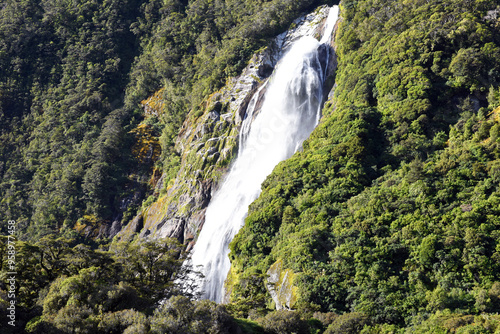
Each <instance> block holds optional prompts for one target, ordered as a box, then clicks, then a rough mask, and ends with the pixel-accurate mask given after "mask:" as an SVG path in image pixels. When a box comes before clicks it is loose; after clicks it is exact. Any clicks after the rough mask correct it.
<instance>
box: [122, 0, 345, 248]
mask: <svg viewBox="0 0 500 334" xmlns="http://www.w3.org/2000/svg"><path fill="white" fill-rule="evenodd" d="M328 11H329V9H328V8H327V7H326V6H323V7H320V8H318V9H317V10H316V11H315V12H314V13H311V14H308V15H305V16H303V17H301V18H299V19H297V20H296V21H295V22H294V23H293V24H292V28H291V29H290V30H289V31H287V32H285V33H283V34H281V35H279V36H277V37H276V38H275V39H274V40H273V41H272V42H271V43H270V45H268V46H267V47H266V48H265V49H263V50H261V51H260V52H257V53H256V54H255V55H254V56H253V57H252V59H251V60H250V62H249V64H248V66H247V67H246V68H245V69H244V71H243V73H242V74H241V75H240V76H239V77H237V78H231V79H229V80H228V82H227V85H226V86H225V87H223V88H222V89H221V90H220V91H218V92H216V93H214V94H212V95H211V96H210V97H209V98H208V99H207V100H206V101H205V102H204V103H203V104H202V105H201V106H200V109H198V110H192V111H191V112H190V113H189V115H188V117H187V119H186V120H185V122H184V124H183V125H182V127H181V129H180V132H179V135H178V137H177V140H176V150H177V151H178V152H179V154H180V156H181V166H180V170H179V172H178V174H177V176H176V178H175V180H174V181H173V182H170V184H169V186H167V189H166V192H165V191H163V192H164V193H165V195H163V196H161V197H160V198H158V199H157V200H156V202H154V203H152V204H151V205H150V206H149V207H147V208H146V209H145V210H143V211H142V213H141V214H140V215H139V216H137V217H135V218H134V219H133V220H132V221H131V222H130V223H129V224H128V225H126V226H124V227H123V228H122V230H121V231H120V233H119V234H118V237H119V238H124V237H125V238H129V237H131V236H133V235H135V234H136V233H138V234H139V235H140V237H153V238H154V237H174V238H177V239H178V240H179V241H181V242H184V243H186V244H189V245H190V246H189V247H191V246H192V244H193V242H194V241H195V239H196V235H197V232H198V231H199V230H200V228H201V227H202V226H203V223H204V218H205V210H206V208H207V206H208V204H209V202H210V199H211V197H212V193H213V192H214V191H215V190H216V189H217V186H218V185H219V182H220V181H221V180H222V179H223V177H224V174H225V173H226V171H227V170H228V167H229V165H230V163H231V161H232V159H233V158H234V157H235V155H236V153H237V148H238V135H239V129H240V127H241V124H242V120H243V119H244V118H245V116H246V110H247V107H248V105H249V103H250V101H251V99H252V97H253V96H254V94H255V93H256V92H259V95H258V96H256V98H255V99H254V101H252V103H255V104H256V109H257V110H258V107H259V104H260V102H261V100H262V96H263V94H264V92H265V87H264V86H265V82H266V81H267V80H268V78H269V77H270V75H271V74H272V72H273V69H274V67H275V66H276V64H277V63H278V61H279V60H280V58H281V57H282V55H283V54H284V53H285V52H286V51H287V49H288V47H289V46H290V45H291V43H292V42H293V41H294V40H295V39H297V38H300V37H301V36H305V35H309V36H315V37H319V36H320V35H321V33H322V30H323V29H324V22H325V19H326V17H327V15H328ZM330 63H331V64H334V63H335V62H334V59H332V60H331V61H330ZM333 69H334V67H333V66H332V67H331V68H330V72H333ZM260 88H263V89H260ZM146 109H147V110H145V111H146V112H148V113H151V110H150V109H151V108H148V106H146ZM164 178H165V175H162V177H161V178H160V179H159V181H158V182H157V191H160V190H161V187H163V184H164V182H163V181H164Z"/></svg>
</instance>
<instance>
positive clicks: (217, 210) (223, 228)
mask: <svg viewBox="0 0 500 334" xmlns="http://www.w3.org/2000/svg"><path fill="white" fill-rule="evenodd" d="M333 10H336V11H337V13H338V9H337V8H336V6H335V7H333ZM330 16H331V15H330ZM328 21H330V20H328ZM327 27H328V24H327ZM331 29H333V26H332V28H331ZM328 30H329V29H328V28H327V29H326V34H330V35H331V32H332V31H331V30H329V31H328ZM327 40H328V39H327ZM327 40H326V41H323V40H322V42H327ZM321 45H322V44H320V43H318V41H317V40H316V39H314V38H312V37H302V38H301V39H299V40H298V41H296V42H294V44H293V45H292V47H291V48H290V50H289V51H288V52H287V54H286V55H285V56H284V57H283V59H282V60H281V61H280V63H279V64H278V65H277V67H276V70H275V72H274V73H273V75H272V77H271V79H270V82H268V83H267V91H266V93H265V97H264V102H263V104H262V108H261V110H260V112H259V113H258V114H257V116H255V117H252V116H253V115H249V113H250V114H251V113H253V109H250V110H248V111H247V117H246V119H245V120H244V122H243V124H242V127H241V132H240V149H239V152H238V156H237V158H236V161H235V162H234V164H233V166H232V167H231V169H230V171H229V173H228V175H227V177H226V179H225V180H224V182H223V183H222V186H221V187H220V189H219V190H218V191H217V193H216V194H215V195H214V196H213V198H212V201H211V202H210V204H209V206H208V208H207V211H206V218H205V224H204V226H203V228H202V231H201V233H200V235H199V237H198V240H197V242H196V244H195V246H194V248H193V252H192V255H191V264H192V265H193V267H194V268H195V269H196V268H197V267H198V266H201V271H202V273H203V274H204V276H205V278H204V279H203V282H201V283H202V284H201V285H202V286H201V288H202V294H203V298H205V299H210V300H214V301H216V302H220V301H221V300H222V296H223V290H224V280H225V278H226V276H227V273H228V271H229V268H230V262H229V258H228V253H229V248H228V246H229V243H230V242H231V240H232V239H233V237H234V236H235V235H236V233H237V232H238V230H239V229H240V228H241V226H242V225H243V223H244V219H245V217H246V215H247V211H248V206H249V205H250V203H252V202H253V201H254V200H255V199H256V198H257V197H258V196H259V194H260V191H261V184H262V182H263V181H264V180H265V178H266V177H267V176H268V175H269V174H270V173H271V172H272V170H273V169H274V167H275V166H276V165H277V164H278V163H279V162H280V161H283V160H285V159H287V158H289V157H291V156H292V154H293V153H294V152H296V151H297V150H298V149H299V148H300V146H301V144H302V142H303V141H304V140H305V139H306V138H307V137H308V136H309V134H310V133H311V132H312V130H313V129H314V127H315V126H316V125H317V123H318V120H319V117H320V109H321V104H322V99H323V82H324V79H325V78H324V75H325V74H324V71H325V67H326V63H327V59H328V51H326V48H325V47H321ZM255 99H256V97H255ZM252 105H253V106H252ZM254 106H255V103H253V102H251V103H250V104H249V108H253V107H254ZM252 118H253V120H252ZM250 123H251V124H250Z"/></svg>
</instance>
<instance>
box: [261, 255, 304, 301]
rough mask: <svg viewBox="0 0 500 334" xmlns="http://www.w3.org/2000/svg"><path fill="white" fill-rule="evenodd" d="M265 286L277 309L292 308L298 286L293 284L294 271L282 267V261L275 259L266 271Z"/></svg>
mask: <svg viewBox="0 0 500 334" xmlns="http://www.w3.org/2000/svg"><path fill="white" fill-rule="evenodd" d="M267 275H268V278H267V281H266V288H267V291H269V294H270V295H271V297H272V298H273V301H274V304H275V305H276V309H277V310H285V309H287V310H290V309H293V308H294V306H295V303H296V302H297V291H298V288H297V287H296V286H294V279H295V276H296V275H295V273H294V272H293V270H291V269H285V268H283V261H282V260H281V259H280V260H278V261H276V262H275V263H274V264H273V265H272V266H271V267H270V268H269V270H268V271H267Z"/></svg>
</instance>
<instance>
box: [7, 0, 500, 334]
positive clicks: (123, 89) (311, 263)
mask: <svg viewBox="0 0 500 334" xmlns="http://www.w3.org/2000/svg"><path fill="white" fill-rule="evenodd" d="M326 2H327V3H328V4H329V5H331V4H332V3H331V2H329V1H326ZM321 3H324V1H316V0H308V1H293V0H271V1H251V0H245V1H236V0H226V1H223V0H191V1H180V0H165V1H164V0H106V1H94V0H77V1H65V0H44V1H35V0H7V1H4V3H2V5H1V6H0V28H1V29H0V177H1V179H0V193H1V195H2V198H1V200H0V215H1V216H2V217H4V220H5V221H6V219H15V220H16V222H17V231H18V238H19V239H20V240H23V241H19V242H17V243H16V250H17V255H16V256H17V257H16V261H17V271H18V272H19V274H18V276H17V286H16V289H17V290H16V291H17V302H18V304H17V307H18V308H17V310H18V324H19V326H21V327H16V328H15V329H14V332H15V333H19V332H20V331H22V328H24V330H25V332H30V333H76V332H78V333H207V332H209V333H237V332H240V331H241V332H242V333H323V332H324V333H359V332H361V333H396V332H400V333H429V332H433V333H453V332H454V333H495V332H496V331H497V332H498V331H499V330H500V316H498V312H499V311H500V242H499V240H500V218H499V217H500V195H499V189H500V188H499V187H500V21H499V16H500V3H498V1H495V0H477V1H468V0H406V1H400V0H392V1H391V0H358V1H355V0H346V1H343V3H342V12H341V15H342V22H341V25H340V28H339V30H338V33H337V41H336V44H337V53H338V60H339V65H338V70H337V73H336V83H337V87H336V90H335V95H334V97H333V99H331V100H330V101H329V102H328V103H327V105H326V107H325V110H324V117H323V120H322V122H321V124H320V125H319V126H318V128H317V129H316V130H315V131H314V132H313V134H312V136H311V138H310V139H309V140H308V141H307V142H306V143H305V144H304V150H303V151H302V152H300V153H298V154H296V155H295V156H294V157H293V158H292V159H290V160H288V161H286V162H283V163H281V164H280V165H279V166H278V167H277V168H276V169H275V171H274V172H273V174H272V175H271V176H269V178H268V179H267V180H266V181H265V183H264V184H263V186H262V187H263V192H262V195H261V196H260V197H259V199H258V200H257V201H255V202H254V203H253V204H252V205H251V207H250V212H249V215H248V218H247V220H246V223H245V226H244V228H243V229H242V230H241V232H240V233H239V234H238V235H237V237H236V239H235V240H234V241H233V243H232V244H231V255H230V256H231V260H232V266H233V267H232V271H231V276H230V280H229V284H231V288H232V290H231V291H232V294H231V303H229V304H228V305H227V306H221V305H216V304H215V303H212V302H207V301H193V300H191V299H192V298H193V297H194V296H193V295H191V294H190V292H189V291H190V290H189V289H188V290H187V291H186V290H181V289H180V286H179V284H180V282H181V281H183V282H188V284H191V283H190V281H189V280H188V277H191V276H189V275H188V274H189V272H188V271H187V270H185V268H182V267H181V263H182V261H183V260H184V258H185V254H184V249H183V248H184V247H183V246H182V245H180V244H178V242H177V241H175V240H171V239H164V240H155V241H144V240H135V241H133V242H131V243H123V242H122V243H114V244H113V245H112V246H110V244H109V243H108V241H107V240H103V239H105V238H104V237H105V236H106V235H107V232H106V231H107V229H109V227H110V226H111V224H112V223H113V221H116V222H118V223H120V222H122V223H126V221H127V220H129V219H130V218H132V217H133V216H134V215H135V214H136V212H137V210H139V209H140V208H141V207H145V206H147V205H148V203H149V202H147V201H146V202H145V203H142V205H141V202H142V200H143V199H144V198H145V196H146V195H148V192H150V191H151V189H148V187H150V185H148V180H149V174H150V172H151V170H152V168H155V170H157V171H158V170H159V171H160V172H161V173H164V174H165V175H167V178H166V180H165V182H169V178H172V177H174V176H175V174H176V172H177V170H178V168H179V157H178V153H177V152H176V151H175V150H174V147H173V145H174V140H175V137H176V136H177V132H178V129H179V127H180V126H181V124H182V122H183V121H184V119H185V117H186V115H187V113H188V112H189V111H190V110H193V109H194V110H196V109H197V108H199V106H200V103H201V102H202V100H203V99H204V98H206V97H207V96H208V95H209V94H211V93H212V92H214V91H215V90H217V89H218V88H220V87H221V86H222V85H224V83H225V81H226V79H227V78H228V77H230V76H234V75H236V74H238V73H239V71H240V70H241V69H242V68H243V67H244V66H245V65H246V63H247V61H248V59H249V57H250V56H251V55H252V54H253V52H255V51H256V50H257V49H259V48H260V47H262V46H264V45H265V43H266V41H267V40H268V39H269V38H271V37H273V36H275V35H276V34H277V33H278V32H281V31H283V30H284V29H286V28H287V27H288V26H289V25H290V22H291V21H292V20H293V19H294V18H295V17H296V16H297V15H298V14H299V13H300V12H302V11H305V10H310V9H312V8H314V7H315V6H317V5H319V4H321ZM154 92H157V94H156V95H155V96H156V97H158V98H161V100H162V104H161V105H162V107H161V112H160V113H158V114H155V115H150V116H149V117H148V118H146V119H145V118H144V114H143V111H142V109H141V107H140V102H141V101H142V100H144V99H146V98H148V97H150V96H151V95H152V94H153V93H154ZM140 136H142V137H140ZM139 137H140V138H139ZM141 138H142V139H141ZM144 138H146V139H144ZM151 138H154V140H155V141H158V142H159V144H160V145H161V155H160V154H158V156H155V155H154V157H155V159H152V160H147V159H146V160H145V159H144V158H143V156H142V154H139V153H138V152H142V151H143V148H142V147H141V145H143V144H144V142H151V141H152V139H151ZM87 227H90V230H89V229H87ZM6 231H7V226H6V224H2V226H0V232H2V234H4V232H6ZM89 237H90V238H89ZM6 245H7V242H6V238H2V239H1V240H0V252H1V253H0V256H1V261H0V277H1V279H2V282H1V283H0V309H1V310H2V314H3V313H4V311H5V310H6V307H7V305H8V304H7V300H8V299H7V297H6V294H5V292H6V291H7V285H6V284H5V279H6V272H7V271H8V270H7V263H8V259H7V252H6V247H7V246H6ZM278 262H279V263H281V264H282V265H283V268H286V269H290V270H291V271H290V272H292V273H293V275H292V276H293V285H294V286H295V287H296V288H298V289H296V290H293V291H294V294H295V296H294V297H295V299H296V302H295V303H294V304H293V305H292V308H294V309H295V310H296V311H294V312H290V311H271V310H272V309H273V308H274V306H275V305H274V304H273V301H272V299H271V297H270V295H269V293H268V291H267V290H266V286H265V282H266V278H267V271H268V269H269V268H270V267H271V266H272V265H273V264H275V263H278ZM190 298H191V299H190ZM4 320H5V319H3V320H2V321H1V322H0V331H2V333H3V332H7V331H8V330H12V328H11V327H8V326H6V325H5V321H4Z"/></svg>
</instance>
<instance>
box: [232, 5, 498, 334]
mask: <svg viewBox="0 0 500 334" xmlns="http://www.w3.org/2000/svg"><path fill="white" fill-rule="evenodd" d="M497 6H498V2H497V1H472V2H471V1H457V0H443V1H422V0H409V1H404V2H403V1H382V0H367V1H344V2H343V6H342V9H343V10H342V16H343V22H342V24H341V27H340V30H339V33H338V37H337V46H338V50H337V51H338V57H339V66H338V72H337V76H336V82H337V84H338V87H337V88H336V91H335V96H334V98H333V101H332V104H331V105H330V107H329V109H327V110H326V111H325V116H324V118H323V121H322V123H321V124H320V125H319V127H318V128H317V129H316V130H315V131H314V132H313V134H312V135H311V137H310V139H309V140H308V141H307V142H306V144H305V145H304V151H303V152H301V153H299V154H296V155H295V156H294V157H293V158H291V159H290V160H288V161H286V162H284V163H281V164H280V165H279V166H278V167H277V168H276V169H275V171H274V172H273V174H272V175H271V176H270V177H268V179H267V180H266V182H265V183H264V184H263V193H262V195H261V196H260V198H259V199H258V200H257V201H255V202H254V203H253V204H252V205H251V207H250V212H249V215H248V218H247V219H246V222H245V226H244V228H243V229H242V230H241V231H240V233H239V234H238V235H237V237H236V238H235V240H234V241H233V243H232V245H231V251H232V252H231V255H230V256H231V258H232V263H233V272H232V274H231V276H232V277H231V282H233V284H234V286H233V293H232V300H233V301H234V302H235V303H237V304H239V305H240V309H241V310H242V312H247V311H248V308H246V309H245V305H248V304H252V305H253V307H257V308H261V309H264V308H266V306H267V305H269V304H270V303H271V302H272V301H271V300H270V297H269V295H268V294H267V291H266V289H265V285H264V282H265V279H266V272H267V270H268V269H269V267H270V266H271V265H272V264H273V263H275V262H276V261H278V260H279V261H282V262H283V266H284V267H285V268H289V269H292V270H293V272H294V273H295V275H294V276H295V278H294V284H295V285H297V286H298V288H299V290H298V292H297V299H298V301H297V303H296V305H295V307H296V308H299V309H303V310H318V311H322V312H335V313H337V314H342V313H346V314H350V313H349V312H354V313H352V314H357V315H356V316H353V320H352V322H353V323H355V322H356V321H357V322H359V321H365V324H372V325H374V326H379V325H377V324H388V325H387V326H389V325H393V327H391V328H392V329H391V328H389V327H390V326H389V327H384V328H386V329H387V330H395V328H398V327H409V328H411V331H417V329H418V328H420V327H418V326H419V324H420V323H421V322H422V320H423V319H426V318H428V317H429V316H431V315H433V317H434V318H433V319H434V320H436V319H443V318H444V317H445V316H443V313H440V312H448V313H446V314H448V316H449V317H450V318H453V317H455V318H456V319H455V320H453V321H456V323H455V325H454V326H458V325H457V324H458V323H459V321H458V320H457V319H458V318H460V317H462V318H461V319H462V320H463V322H462V325H466V324H467V325H468V324H472V323H473V322H474V321H475V320H474V319H476V318H474V316H473V315H485V314H489V313H497V312H498V311H499V305H498V304H497V301H498V298H499V296H498V295H497V292H498V287H499V286H500V271H499V265H500V262H499V261H500V257H499V256H500V253H499V249H500V243H499V240H500V239H499V233H500V221H499V219H498V216H499V213H500V212H499V210H500V206H499V204H500V196H499V189H500V188H499V186H500V179H499V171H500V170H499V169H498V168H499V166H500V160H499V158H500V146H499V143H500V141H499V137H498V135H499V133H498V131H499V129H500V124H498V122H499V119H498V116H499V114H498V113H499V109H498V107H499V105H500V101H499V99H498V98H499V91H500V90H499V84H500V76H499V71H500V61H499V59H500V58H499V55H500V37H499V36H500V31H499V29H500V25H499V23H498V20H497V14H498V11H494V10H495V9H497ZM450 312H451V313H450ZM450 314H451V315H450ZM466 315H467V316H468V318H467V316H466ZM440 317H441V318H440ZM486 318H488V316H487V315H485V319H486ZM464 319H467V320H464ZM478 319H479V318H477V319H476V323H474V325H470V327H471V328H472V327H474V330H477V331H474V333H476V332H477V333H479V332H481V333H490V332H491V333H493V332H494V330H495V328H497V327H498V319H496V320H495V321H496V324H495V325H492V324H489V325H487V326H486V325H484V322H483V323H482V325H481V321H479V320H478ZM450 321H451V320H450ZM453 321H451V322H453ZM437 323H439V321H435V322H434V325H435V326H436V327H435V330H436V332H443V333H444V332H446V328H448V330H450V328H451V327H446V326H444V327H443V328H441V329H439V330H438V329H437V327H439V326H441V325H442V324H441V325H439V326H438V325H436V324H437ZM428 325H429V324H427V325H426V326H428ZM422 326H423V325H422ZM450 326H451V325H450ZM485 326H486V327H485ZM488 326H489V327H488ZM431 327H432V326H431ZM431 327H426V328H428V330H429V328H431ZM377 328H378V329H377ZM377 328H375V329H373V332H380V331H382V329H381V328H379V327H377ZM422 328H423V327H422ZM454 328H455V329H456V328H457V327H454ZM418 330H420V329H418ZM335 332H338V331H335ZM422 332H424V330H423V329H422ZM464 332H467V333H469V332H470V333H472V332H473V331H472V329H470V328H469V329H467V330H465V329H464Z"/></svg>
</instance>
